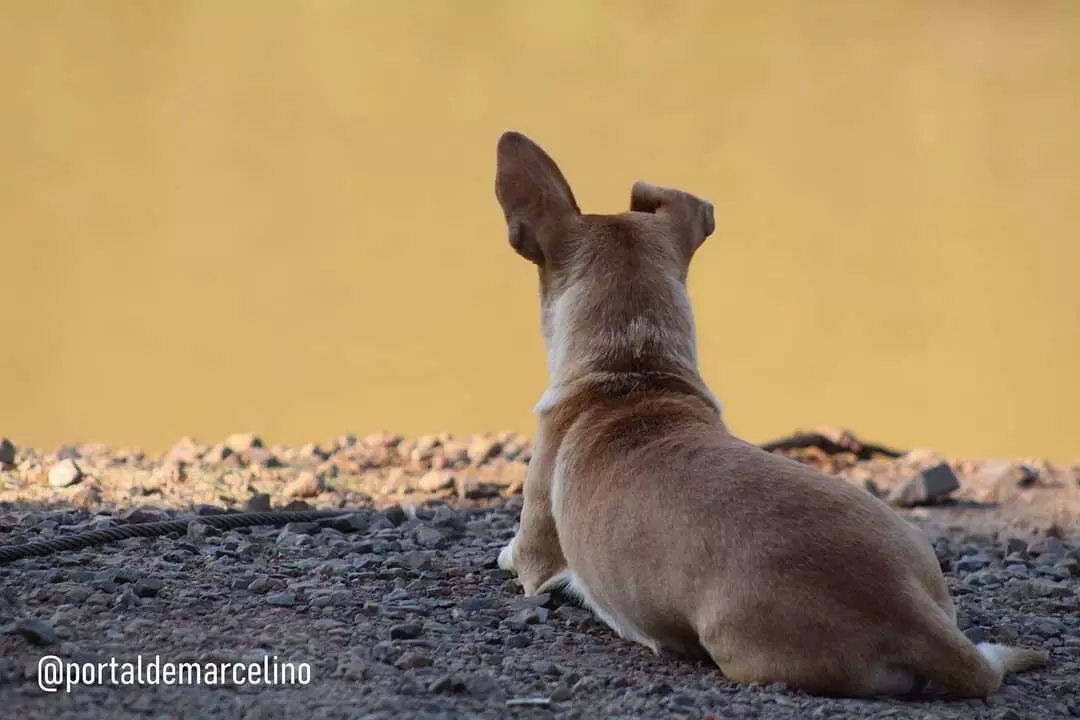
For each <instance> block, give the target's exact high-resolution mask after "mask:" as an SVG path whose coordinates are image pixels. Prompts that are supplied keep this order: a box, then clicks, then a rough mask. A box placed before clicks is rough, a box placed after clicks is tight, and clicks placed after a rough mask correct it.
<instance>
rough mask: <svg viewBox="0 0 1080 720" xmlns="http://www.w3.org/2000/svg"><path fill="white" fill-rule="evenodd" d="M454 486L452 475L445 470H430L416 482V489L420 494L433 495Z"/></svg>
mask: <svg viewBox="0 0 1080 720" xmlns="http://www.w3.org/2000/svg"><path fill="white" fill-rule="evenodd" d="M453 486H454V474H453V473H451V472H447V471H445V470H432V471H431V472H429V473H427V474H425V475H424V476H423V477H421V478H420V481H419V482H417V484H416V487H417V489H419V490H420V491H421V492H426V493H434V492H439V491H440V490H447V489H449V488H451V487H453Z"/></svg>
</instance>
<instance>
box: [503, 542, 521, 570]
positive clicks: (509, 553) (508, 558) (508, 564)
mask: <svg viewBox="0 0 1080 720" xmlns="http://www.w3.org/2000/svg"><path fill="white" fill-rule="evenodd" d="M514 539H515V540H516V539H517V536H516V535H515V536H514ZM499 569H501V570H513V569H514V541H513V540H511V541H510V542H508V543H507V544H506V545H505V546H504V547H503V549H502V550H500V551H499Z"/></svg>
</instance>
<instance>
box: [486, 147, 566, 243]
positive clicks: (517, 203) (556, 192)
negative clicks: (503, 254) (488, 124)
mask: <svg viewBox="0 0 1080 720" xmlns="http://www.w3.org/2000/svg"><path fill="white" fill-rule="evenodd" d="M495 197H497V198H498V200H499V205H501V206H502V209H503V215H505V216H506V226H507V231H508V233H509V237H510V244H511V245H512V246H513V248H514V249H515V250H517V251H518V253H519V254H520V255H521V256H523V257H525V258H527V259H529V260H531V261H533V262H534V263H537V264H540V263H541V262H543V260H544V254H545V252H546V250H547V249H548V247H547V246H548V245H549V243H550V242H551V241H552V239H553V238H556V237H558V233H560V231H562V230H563V229H564V228H565V227H566V225H567V223H569V222H570V221H571V220H572V219H573V218H574V217H575V216H577V215H580V214H581V211H580V210H579V209H578V205H577V201H576V200H575V199H574V193H573V192H571V190H570V185H569V183H567V182H566V178H564V177H563V174H562V172H561V171H560V170H559V167H558V166H557V165H556V164H555V161H554V160H552V159H551V158H550V157H549V156H548V154H547V153H546V152H544V151H543V150H542V149H541V148H540V146H539V145H537V144H536V143H534V142H533V141H532V140H530V139H529V138H527V137H525V136H524V135H522V134H521V133H518V132H514V131H507V132H505V133H503V134H502V137H500V138H499V146H498V159H497V165H496V172H495Z"/></svg>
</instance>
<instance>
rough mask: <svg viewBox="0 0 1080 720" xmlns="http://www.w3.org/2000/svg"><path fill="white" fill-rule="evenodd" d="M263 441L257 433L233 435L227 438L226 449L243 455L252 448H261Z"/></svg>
mask: <svg viewBox="0 0 1080 720" xmlns="http://www.w3.org/2000/svg"><path fill="white" fill-rule="evenodd" d="M262 446H263V443H262V440H261V439H260V438H259V436H258V435H256V434H255V433H233V434H232V435H230V436H229V437H227V438H225V447H227V448H229V450H232V451H233V452H235V453H242V452H244V451H245V450H251V449H252V448H261V447H262Z"/></svg>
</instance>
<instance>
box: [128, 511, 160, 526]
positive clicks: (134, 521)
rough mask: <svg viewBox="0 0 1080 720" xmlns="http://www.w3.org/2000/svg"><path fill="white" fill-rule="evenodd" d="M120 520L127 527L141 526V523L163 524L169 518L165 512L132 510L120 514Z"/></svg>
mask: <svg viewBox="0 0 1080 720" xmlns="http://www.w3.org/2000/svg"><path fill="white" fill-rule="evenodd" d="M119 518H120V519H121V520H123V521H124V523H125V524H127V525H139V524H141V523H152V522H162V521H164V520H168V519H169V516H168V515H166V514H165V511H164V510H157V509H155V508H132V509H130V510H126V511H124V512H122V513H120V515H119Z"/></svg>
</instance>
